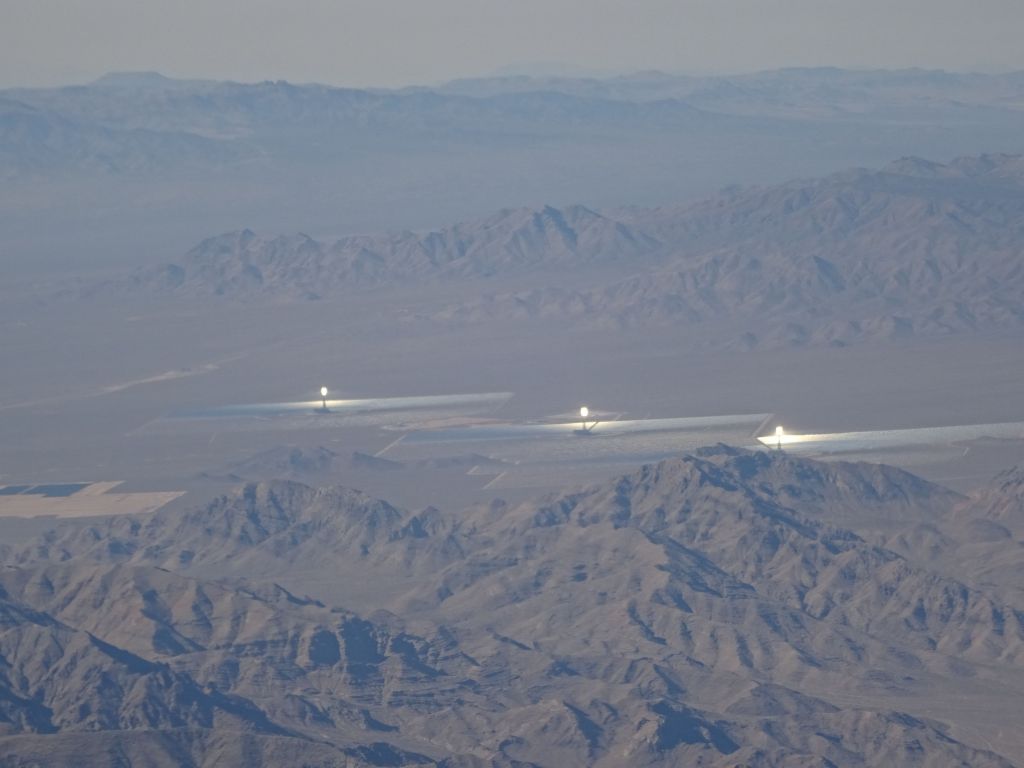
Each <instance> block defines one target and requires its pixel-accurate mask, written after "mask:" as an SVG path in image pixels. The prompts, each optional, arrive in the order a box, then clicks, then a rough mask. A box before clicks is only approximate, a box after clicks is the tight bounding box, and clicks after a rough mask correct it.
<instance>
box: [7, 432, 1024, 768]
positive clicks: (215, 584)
mask: <svg viewBox="0 0 1024 768" xmlns="http://www.w3.org/2000/svg"><path fill="white" fill-rule="evenodd" d="M1011 486H1012V487H1011ZM1015 487H1016V486H1015V485H1013V484H1012V483H1010V482H1008V481H1007V480H1006V479H1005V478H1000V480H999V481H997V482H996V483H995V484H993V485H992V486H991V487H990V488H988V489H987V490H986V491H985V492H983V493H979V494H978V495H977V496H976V497H975V498H974V499H972V500H965V499H964V498H963V497H961V496H959V495H957V494H954V493H951V492H949V491H946V490H944V489H942V488H940V487H938V486H934V485H931V484H929V483H927V482H924V481H922V480H920V479H918V478H915V477H914V476H912V475H909V474H907V473H905V472H902V471H899V470H895V469H892V468H887V467H881V466H874V465H866V464H842V463H839V464H821V463H818V462H814V461H809V460H800V459H793V458H788V457H786V456H785V455H782V454H770V453H766V452H761V453H749V452H745V451H738V450H735V449H729V448H725V447H718V448H712V449H707V450H705V451H702V452H701V453H699V454H698V455H695V456H688V457H684V458H681V459H678V460H670V461H666V462H663V463H660V464H657V465H648V466H645V467H643V468H641V469H639V470H637V471H636V472H634V473H631V474H628V475H625V476H622V477H618V478H611V479H609V480H608V481H607V482H605V483H602V484H599V485H596V486H594V487H590V488H587V489H584V490H580V491H573V492H569V493H561V494H554V495H551V496H549V497H547V498H541V499H537V500H533V501H529V502H525V503H521V504H518V505H503V504H501V503H494V504H491V505H483V506H480V507H477V508H472V509H468V510H465V511H464V512H461V513H458V514H452V513H448V512H442V511H439V510H435V509H427V510H423V511H419V512H407V511H403V510H400V509H396V508H394V507H392V506H390V505H388V504H386V503H384V502H381V501H377V500H374V499H371V498H369V497H366V496H364V495H361V494H359V493H355V492H352V491H349V490H345V489H321V490H315V489H312V488H309V487H307V486H304V485H301V484H298V483H294V482H287V481H277V482H271V483H263V484H258V485H256V484H252V485H247V486H244V487H242V488H239V489H238V490H237V491H236V492H234V493H232V494H230V495H228V496H225V497H223V498H220V499H217V500H215V501H213V502H211V503H210V504H208V505H203V506H199V507H195V508H193V509H189V510H187V511H184V512H169V511H162V512H157V513H153V514H150V515H147V516H143V517H141V518H138V519H128V518H114V519H111V520H110V521H109V522H107V523H101V524H98V525H90V524H81V523H79V524H74V523H73V524H67V525H64V526H62V528H61V529H59V530H58V531H57V532H55V533H53V534H48V535H46V536H44V537H42V538H41V539H40V540H38V541H37V542H35V543H34V544H32V545H30V546H28V547H25V548H23V549H22V550H21V551H20V552H19V553H17V554H15V555H13V556H11V557H10V558H9V559H8V566H7V567H6V568H5V569H4V570H3V571H2V572H0V585H2V589H3V593H2V594H3V598H2V599H3V606H4V613H3V616H4V629H3V634H2V638H3V644H4V657H5V658H6V659H7V660H8V669H9V670H13V671H15V672H16V674H11V673H10V672H8V673H4V677H3V678H0V679H2V681H3V685H4V688H5V696H4V698H3V701H4V709H3V710H2V711H3V713H4V715H3V721H4V722H5V723H6V726H5V729H6V731H7V735H5V736H2V737H0V754H2V755H3V756H4V757H3V759H4V761H5V762H4V764H5V765H12V766H13V765H27V764H30V763H31V760H32V759H34V757H33V756H35V755H42V754H45V752H44V751H43V750H45V749H47V748H52V747H48V746H47V745H53V744H54V743H56V740H57V739H60V738H61V737H63V738H68V737H70V736H71V735H72V734H73V735H74V737H75V742H74V743H75V744H77V745H78V746H77V747H76V748H77V749H79V750H81V751H82V753H83V754H100V753H101V752H102V751H104V750H108V749H117V750H120V751H121V752H122V753H124V754H126V755H129V756H130V757H131V758H132V759H142V757H143V756H145V759H147V760H150V761H152V762H151V764H154V765H163V764H167V765H170V764H179V763H178V762H175V761H178V760H186V761H195V762H196V763H197V764H211V762H212V761H213V760H214V759H216V758H217V756H220V757H221V758H224V759H231V757H230V756H232V755H238V754H242V753H243V750H244V754H245V755H247V758H246V759H247V761H248V764H252V765H263V764H265V765H273V764H279V763H280V761H281V760H284V761H286V762H292V763H297V762H303V763H305V764H309V765H342V764H346V763H345V761H346V760H350V761H351V762H352V764H354V765H355V764H360V765H364V764H369V765H399V764H402V765H412V764H441V765H449V766H454V765H467V766H468V765H530V764H537V765H550V764H551V761H552V760H553V759H554V758H555V757H556V756H557V759H558V761H559V763H562V764H566V765H580V766H583V765H609V766H610V765H621V764H623V763H624V762H625V763H628V764H630V765H652V766H653V765H676V764H679V763H680V762H683V763H687V764H698V762H699V763H700V764H705V765H716V766H734V765H748V764H757V765H768V766H776V765H778V766H782V765H786V766H789V765H810V764H820V763H821V761H823V760H827V761H830V762H831V763H833V764H841V765H878V764H900V765H929V766H932V765H934V766H944V765H961V764H965V765H972V766H973V765H992V766H1009V765H1012V764H1014V763H1016V762H1017V761H1019V760H1020V759H1021V758H1022V756H1024V743H1022V742H1021V741H1020V740H1019V738H1018V735H1017V730H1016V726H1015V723H1014V722H1013V721H1014V715H1013V713H1014V712H1015V711H1017V709H1018V708H1019V706H1020V696H1021V694H1020V690H1021V686H1020V683H1021V682H1022V678H1021V671H1020V658H1021V654H1022V653H1024V618H1022V617H1024V610H1022V608H1024V604H1022V603H1021V602H1020V598H1019V597H1014V598H1008V597H1006V596H1005V595H1001V594H1000V593H999V590H998V589H994V588H993V586H992V585H990V584H988V583H986V582H985V581H964V580H960V579H958V578H956V577H953V576H949V575H945V574H944V573H943V572H942V571H941V570H935V569H933V568H931V567H929V566H928V565H926V564H925V563H924V560H923V559H922V557H921V556H922V555H923V554H925V552H924V551H923V550H916V549H913V548H911V549H910V550H909V551H908V552H907V554H906V555H905V556H904V555H900V554H898V553H896V552H895V551H893V550H891V549H887V548H884V547H880V546H878V545H875V544H871V543H870V542H869V541H868V540H867V539H866V538H865V537H863V536H861V535H858V533H857V531H863V532H864V533H865V534H866V535H868V537H869V538H870V536H871V535H873V534H871V531H872V530H877V526H878V525H879V522H878V521H882V520H885V521H888V522H887V524H888V525H889V526H890V527H891V528H892V529H902V530H903V531H904V532H906V531H909V530H911V529H912V528H913V526H914V525H916V524H917V523H916V522H915V521H919V520H924V519H927V520H928V521H930V522H931V523H932V524H937V525H945V524H953V523H954V522H955V520H956V519H957V517H958V516H960V515H963V514H966V509H967V506H966V505H973V506H972V508H971V510H970V514H971V515H972V516H973V518H974V519H975V520H978V521H981V520H985V519H989V517H986V515H989V512H987V511H986V510H993V509H997V510H999V511H998V512H995V513H992V514H991V515H990V517H992V518H993V519H992V522H993V524H1001V523H1000V522H999V521H1003V520H1005V519H1006V518H1007V516H1008V515H1016V516H1017V517H1019V516H1020V515H1021V514H1024V510H1022V509H1020V508H1019V501H1020V497H1019V494H1018V493H1016V492H1015V491H1014V488H1015ZM1011 510H1012V511H1011ZM839 520H841V521H843V522H842V524H837V523H836V522H835V521H839ZM890 532H892V531H890ZM1017 546H1018V547H1019V542H1018V544H1017ZM931 554H934V553H931ZM961 554H962V553H961ZM986 556H987V555H986V552H985V551H984V550H978V551H977V552H975V553H974V555H973V557H972V559H971V560H970V561H966V560H965V561H964V563H965V564H967V563H968V562H981V561H982V560H984V559H985V558H986ZM1015 578H1016V586H1017V587H1020V586H1024V582H1021V581H1020V575H1019V573H1018V574H1017V576H1016V577H1015ZM274 582H276V583H277V584H276V585H275V583H274ZM307 593H308V594H310V595H312V597H309V598H307V597H301V595H303V594H307ZM1018 594H1019V593H1018ZM42 637H47V638H50V637H52V638H53V639H52V640H51V639H47V640H46V641H45V643H44V642H42V641H41V640H40V638H42ZM46 644H49V646H48V645H46ZM46 647H53V648H55V649H57V648H59V649H60V651H59V652H58V653H48V654H43V653H42V652H41V651H42V649H43V648H46ZM79 647H80V648H81V649H82V650H78V649H79ZM72 659H73V661H72ZM95 675H100V676H102V677H103V678H104V679H106V680H108V681H110V683H108V685H107V686H105V687H102V686H101V687H100V688H99V689H96V688H95V687H94V686H91V685H89V684H88V680H90V679H91V677H92V676H95ZM114 681H116V682H114ZM136 690H138V691H140V692H142V691H144V692H145V693H144V695H143V694H142V693H139V694H135V693H134V691H136ZM139 696H141V697H142V698H141V699H139V698H138V697H139ZM32 697H35V698H34V699H33V698H32ZM58 697H59V698H58ZM58 701H59V702H60V706H59V708H58V706H57V704H56V702H58ZM135 701H138V702H139V703H138V705H136V704H133V702H135ZM158 702H159V704H158ZM143 703H145V707H146V708H145V710H144V712H145V714H141V713H136V710H133V709H132V707H133V706H142V705H143ZM170 725H173V726H175V727H174V728H173V729H171V730H164V731H163V732H161V733H158V732H157V730H155V729H166V728H167V727H168V726H170ZM52 733H56V734H57V735H56V736H53V735H44V734H52ZM62 743H68V742H62Z"/></svg>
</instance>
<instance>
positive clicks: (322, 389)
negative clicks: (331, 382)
mask: <svg viewBox="0 0 1024 768" xmlns="http://www.w3.org/2000/svg"><path fill="white" fill-rule="evenodd" d="M320 397H327V387H320Z"/></svg>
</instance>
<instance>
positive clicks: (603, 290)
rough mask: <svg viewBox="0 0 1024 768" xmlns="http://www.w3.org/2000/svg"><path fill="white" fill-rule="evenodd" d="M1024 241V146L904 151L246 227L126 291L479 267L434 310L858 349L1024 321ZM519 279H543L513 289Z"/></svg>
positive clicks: (316, 289)
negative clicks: (693, 185) (391, 215)
mask: <svg viewBox="0 0 1024 768" xmlns="http://www.w3.org/2000/svg"><path fill="white" fill-rule="evenodd" d="M1022 240H1024V160H1022V158H1021V156H1018V155H984V156H980V157H965V158H960V159H958V160H956V161H953V162H951V163H949V164H939V163H933V162H929V161H925V160H921V159H918V158H905V159H903V160H899V161H896V162H893V163H891V164H889V165H887V166H886V167H884V168H882V169H881V170H878V171H870V170H853V171H846V172H842V173H838V174H834V175H831V176H827V177H824V178H822V179H817V180H808V181H794V182H789V183H787V184H783V185H779V186H775V187H768V188H751V189H742V190H733V191H730V192H727V193H723V194H721V195H719V196H717V197H714V198H710V199H708V200H706V201H703V202H699V203H695V204H692V205H688V206H679V207H663V208H654V209H643V208H628V209H616V210H612V211H608V212H605V213H599V212H596V211H594V210H591V209H589V208H585V207H583V206H572V207H567V208H562V209H558V208H553V207H550V206H547V207H543V208H539V209H514V210H504V211H501V212H499V213H497V214H495V215H493V216H490V217H488V218H485V219H482V220H478V221H473V222H468V223H463V224H458V225H455V226H451V227H447V228H444V229H441V230H437V231H432V232H427V233H413V232H401V233H397V234H393V235H380V236H374V237H369V236H367V237H351V238H343V239H341V240H337V241H334V242H324V241H318V240H314V239H313V238H310V237H308V236H305V235H280V236H260V235H257V234H255V233H254V232H252V231H251V230H243V231H241V232H234V233H229V234H225V235H220V236H217V237H213V238H210V239H207V240H204V241H203V242H202V243H200V244H199V245H198V246H196V247H195V248H193V249H192V250H191V251H189V253H188V254H187V255H186V257H185V259H184V260H183V261H182V262H181V263H176V264H171V265H168V266H166V267H160V268H151V269H142V270H140V271H138V272H137V273H136V274H135V275H134V276H133V277H132V278H131V279H130V280H128V281H123V282H121V283H120V284H118V285H119V288H120V289H121V290H125V289H126V290H129V291H135V290H142V291H157V292H169V293H171V294H172V295H181V296H225V297H230V298H235V299H246V300H254V299H262V298H273V299H282V298H284V299H296V298H299V299H303V298H305V299H324V300H328V301H329V300H339V297H341V296H343V295H344V294H345V293H346V292H350V293H351V292H354V291H357V290H360V289H363V288H365V287H367V286H379V287H395V286H402V285H408V284H413V283H416V284H423V283H424V282H427V283H435V284H436V283H440V282H445V283H451V282H453V281H459V280H466V279H469V278H472V279H474V280H475V281H476V282H474V283H473V284H472V285H471V286H469V287H468V288H467V290H466V293H468V294H470V295H472V294H473V293H480V294H482V295H481V297H480V298H475V299H474V298H466V299H463V300H462V301H460V302H458V303H454V304H446V305H444V306H441V307H435V308H433V309H427V310H421V314H422V313H423V312H425V313H426V314H425V318H426V319H430V320H433V321H440V322H457V323H464V322H474V323H476V322H481V321H487V320H500V321H504V320H508V319H548V318H550V319H556V318H557V319H559V320H571V321H573V322H577V323H582V324H584V325H594V324H596V325H602V326H609V327H621V326H624V325H635V326H642V327H644V326H647V327H649V326H658V325H672V326H679V327H694V328H700V329H702V330H703V331H704V332H709V330H708V329H710V332H711V333H716V334H719V335H720V334H721V332H722V327H723V326H725V327H726V328H727V329H728V332H729V333H731V335H732V338H733V343H737V344H741V345H743V346H752V345H758V344H765V345H767V346H778V345H789V344H798V345H800V344H808V343H809V344H832V345H846V344H849V343H853V342H857V341H862V340H864V339H870V338H894V337H907V336H911V335H915V334H916V335H926V336H928V335H931V336H934V335H948V334H959V333H964V332H969V331H979V330H1000V329H1002V330H1005V329H1016V328H1019V327H1020V326H1021V324H1022V322H1024V299H1022V297H1024V268H1022V266H1021V245H1020V243H1021V242H1022ZM517 278H519V279H520V280H521V281H522V278H528V279H529V283H530V287H526V288H523V289H521V290H518V291H512V292H509V291H506V290H502V289H501V287H500V286H501V285H502V284H503V283H502V280H504V279H517ZM491 284H494V285H497V286H499V287H498V288H496V289H492V288H490V287H489V286H490V285H491ZM558 286H565V287H558Z"/></svg>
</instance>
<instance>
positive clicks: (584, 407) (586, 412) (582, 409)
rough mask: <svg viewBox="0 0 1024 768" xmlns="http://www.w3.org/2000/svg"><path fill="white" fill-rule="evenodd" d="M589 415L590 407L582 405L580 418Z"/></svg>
mask: <svg viewBox="0 0 1024 768" xmlns="http://www.w3.org/2000/svg"><path fill="white" fill-rule="evenodd" d="M589 415H590V409H589V408H587V406H585V405H584V406H583V407H582V408H580V418H581V419H585V418H587V416H589Z"/></svg>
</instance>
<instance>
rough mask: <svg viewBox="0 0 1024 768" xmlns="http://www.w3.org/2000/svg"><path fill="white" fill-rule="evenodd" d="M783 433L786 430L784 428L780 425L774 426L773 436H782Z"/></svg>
mask: <svg viewBox="0 0 1024 768" xmlns="http://www.w3.org/2000/svg"><path fill="white" fill-rule="evenodd" d="M785 434H786V430H784V429H783V428H782V427H776V428H775V436H776V437H782V436H783V435H785Z"/></svg>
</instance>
